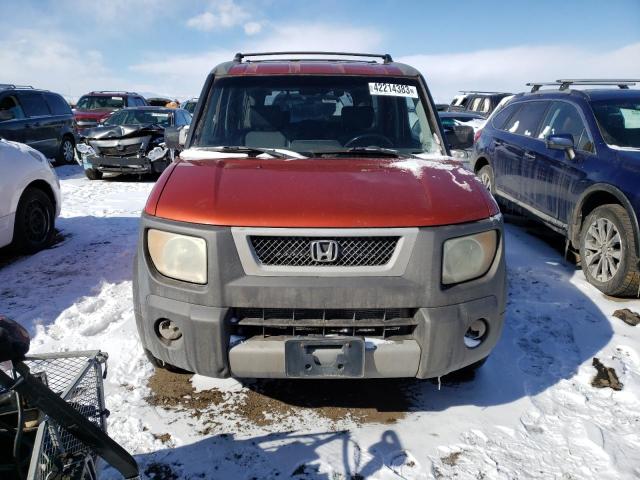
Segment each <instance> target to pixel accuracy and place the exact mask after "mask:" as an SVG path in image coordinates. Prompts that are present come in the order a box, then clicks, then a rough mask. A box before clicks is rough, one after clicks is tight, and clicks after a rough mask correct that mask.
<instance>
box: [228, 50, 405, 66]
mask: <svg viewBox="0 0 640 480" xmlns="http://www.w3.org/2000/svg"><path fill="white" fill-rule="evenodd" d="M286 55H330V56H332V57H364V58H380V59H382V61H383V62H384V63H391V62H393V58H391V55H389V54H388V53H380V54H379V53H352V52H319V51H311V52H303V51H291V52H255V53H240V52H238V53H236V55H235V57H234V58H233V61H234V62H239V63H241V62H242V60H243V59H245V58H247V57H267V56H286ZM285 60H300V58H287V59H285ZM305 60H307V59H306V58H305ZM309 60H313V59H309ZM318 60H326V59H318ZM331 60H333V59H331Z"/></svg>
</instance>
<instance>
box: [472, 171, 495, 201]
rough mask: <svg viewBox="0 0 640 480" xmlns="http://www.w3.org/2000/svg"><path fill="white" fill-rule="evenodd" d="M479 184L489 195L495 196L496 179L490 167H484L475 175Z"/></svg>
mask: <svg viewBox="0 0 640 480" xmlns="http://www.w3.org/2000/svg"><path fill="white" fill-rule="evenodd" d="M476 175H477V177H478V180H480V183H482V184H483V185H484V186H485V187H487V190H489V192H490V193H491V195H495V193H496V177H495V175H494V174H493V168H491V165H485V166H484V167H482V168H481V169H480V170H478V173H477V174H476Z"/></svg>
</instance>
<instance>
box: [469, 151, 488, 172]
mask: <svg viewBox="0 0 640 480" xmlns="http://www.w3.org/2000/svg"><path fill="white" fill-rule="evenodd" d="M486 165H489V166H491V163H489V159H488V158H487V157H485V156H484V155H481V156H479V157H478V158H476V160H475V162H473V172H474V173H478V172H479V171H480V169H481V168H482V167H484V166H486Z"/></svg>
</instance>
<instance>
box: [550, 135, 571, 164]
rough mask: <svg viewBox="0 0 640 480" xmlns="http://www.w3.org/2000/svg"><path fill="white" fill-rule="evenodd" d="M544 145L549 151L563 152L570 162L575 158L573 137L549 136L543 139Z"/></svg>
mask: <svg viewBox="0 0 640 480" xmlns="http://www.w3.org/2000/svg"><path fill="white" fill-rule="evenodd" d="M544 143H545V145H546V146H547V148H548V149H550V150H564V151H565V152H567V155H568V156H569V158H570V159H571V160H573V159H574V158H575V156H576V152H575V150H574V148H575V145H574V144H573V136H571V135H569V134H557V135H549V136H548V137H546V138H545V140H544Z"/></svg>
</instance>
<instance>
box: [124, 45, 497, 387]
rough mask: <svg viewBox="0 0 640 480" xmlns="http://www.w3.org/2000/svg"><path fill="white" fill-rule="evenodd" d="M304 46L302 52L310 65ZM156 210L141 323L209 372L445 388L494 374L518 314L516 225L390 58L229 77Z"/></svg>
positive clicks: (169, 137) (209, 103)
mask: <svg viewBox="0 0 640 480" xmlns="http://www.w3.org/2000/svg"><path fill="white" fill-rule="evenodd" d="M303 53H304V55H303ZM165 139H166V142H167V148H170V149H171V148H173V149H176V150H182V151H181V153H180V154H179V157H177V158H176V159H175V162H173V163H172V164H171V165H170V166H169V167H168V168H167V170H165V172H164V173H163V174H162V176H161V177H160V179H159V180H158V182H157V184H156V185H155V188H154V189H153V191H152V193H151V195H150V196H149V199H148V202H147V204H146V207H145V209H144V213H143V214H142V225H141V229H140V238H139V247H138V251H137V256H136V260H135V273H134V282H133V284H134V299H135V300H134V301H135V312H136V321H137V327H138V332H139V334H140V338H141V340H142V343H143V346H144V348H145V350H146V353H147V356H148V357H149V359H150V360H151V361H152V362H153V363H154V364H155V365H156V366H164V367H168V368H171V367H179V368H181V369H185V370H190V371H193V372H197V373H200V374H202V375H207V376H211V377H227V376H235V377H252V378H371V377H418V378H429V377H437V376H441V375H444V374H446V373H449V372H451V371H454V370H460V369H463V368H467V369H473V368H477V367H478V366H479V365H481V364H482V363H483V361H484V360H485V359H486V357H487V356H488V355H489V353H490V352H491V350H492V348H493V347H494V346H495V344H496V342H497V340H498V338H499V336H500V332H501V330H502V324H503V315H504V310H505V263H504V236H503V223H502V217H501V215H500V212H499V210H498V207H497V205H496V202H495V201H494V200H493V198H492V197H491V195H490V193H489V192H488V191H487V189H486V188H485V187H484V186H483V185H482V184H481V183H480V182H479V181H478V180H477V179H476V177H475V176H474V175H473V174H472V173H470V172H468V171H466V170H464V169H463V168H461V166H460V164H459V163H457V162H456V161H455V160H454V159H452V158H451V157H450V156H449V149H450V148H467V147H468V146H469V144H470V142H471V141H472V139H473V131H472V129H471V128H470V127H466V126H461V127H456V128H454V129H453V130H452V133H451V134H450V135H449V136H448V137H447V138H445V137H444V135H443V131H442V127H441V125H440V123H439V120H438V116H437V114H436V109H435V106H434V103H433V100H432V98H431V95H430V93H429V90H428V88H427V85H426V82H425V80H424V78H423V77H422V76H421V75H420V73H419V72H418V71H417V70H415V69H414V68H412V67H410V66H407V65H403V64H401V63H396V62H394V61H393V60H392V59H391V57H390V56H389V55H372V54H365V55H362V54H339V53H320V54H319V53H318V52H288V53H282V52H281V53H277V54H276V53H268V54H238V55H236V57H235V59H234V60H233V61H231V62H227V63H223V64H221V65H218V66H217V67H215V68H214V69H213V70H212V71H211V73H210V74H209V76H208V78H207V80H206V82H205V85H204V87H203V89H202V93H201V95H200V100H199V102H198V105H197V107H196V110H195V112H194V117H193V122H192V123H191V125H190V127H187V128H182V129H177V128H175V127H174V128H167V130H166V132H165Z"/></svg>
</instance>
